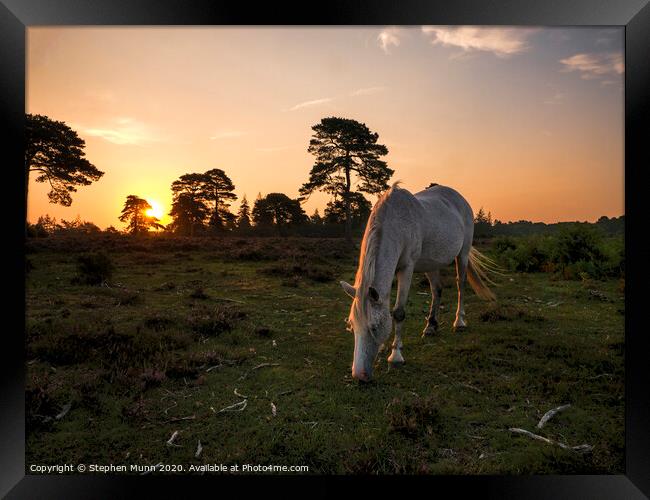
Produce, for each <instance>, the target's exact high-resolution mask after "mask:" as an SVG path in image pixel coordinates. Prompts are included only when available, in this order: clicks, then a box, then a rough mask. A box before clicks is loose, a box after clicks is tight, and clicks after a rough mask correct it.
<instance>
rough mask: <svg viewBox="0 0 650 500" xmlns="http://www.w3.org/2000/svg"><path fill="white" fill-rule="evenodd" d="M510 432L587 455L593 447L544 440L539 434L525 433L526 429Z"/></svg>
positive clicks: (511, 430)
mask: <svg viewBox="0 0 650 500" xmlns="http://www.w3.org/2000/svg"><path fill="white" fill-rule="evenodd" d="M508 430H509V431H510V432H514V433H516V434H524V435H525V436H528V437H531V438H533V439H536V440H537V441H543V442H545V443H547V444H555V445H557V446H559V447H560V448H564V449H565V450H573V451H576V452H578V453H587V452H589V451H591V450H593V448H594V447H593V446H591V445H588V444H581V445H579V446H569V445H567V444H564V443H560V442H559V441H553V440H552V439H548V438H545V437H544V436H540V435H539V434H533V433H532V432H530V431H527V430H526V429H520V428H518V427H511V428H510V429H508Z"/></svg>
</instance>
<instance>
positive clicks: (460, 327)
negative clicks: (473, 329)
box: [452, 325, 467, 333]
mask: <svg viewBox="0 0 650 500" xmlns="http://www.w3.org/2000/svg"><path fill="white" fill-rule="evenodd" d="M452 330H453V331H454V333H460V332H464V331H465V330H467V325H458V326H454V327H453V328H452Z"/></svg>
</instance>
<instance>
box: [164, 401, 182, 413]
mask: <svg viewBox="0 0 650 500" xmlns="http://www.w3.org/2000/svg"><path fill="white" fill-rule="evenodd" d="M177 406H178V403H177V402H176V401H174V404H173V405H171V406H170V407H168V408H165V410H164V412H163V413H164V414H165V415H167V412H168V411H169V410H171V409H172V408H176V407H177Z"/></svg>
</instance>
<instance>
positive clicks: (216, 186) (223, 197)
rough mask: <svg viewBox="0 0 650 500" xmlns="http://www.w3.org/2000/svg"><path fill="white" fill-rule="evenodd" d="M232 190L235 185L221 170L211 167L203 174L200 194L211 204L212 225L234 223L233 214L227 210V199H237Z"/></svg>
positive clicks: (221, 225)
mask: <svg viewBox="0 0 650 500" xmlns="http://www.w3.org/2000/svg"><path fill="white" fill-rule="evenodd" d="M234 190H235V185H234V184H233V183H232V181H231V180H230V177H228V175H226V173H225V172H224V171H223V170H221V169H219V168H213V169H212V170H208V171H207V172H205V173H204V174H203V185H202V191H201V194H202V196H203V198H204V199H205V200H206V201H207V202H209V203H210V204H211V205H212V214H211V215H210V225H211V226H212V227H214V228H216V229H223V228H225V227H228V226H229V225H234V222H235V216H234V215H233V214H232V213H231V212H230V210H229V207H230V203H229V201H231V200H236V199H237V195H236V194H235V193H233V191H234Z"/></svg>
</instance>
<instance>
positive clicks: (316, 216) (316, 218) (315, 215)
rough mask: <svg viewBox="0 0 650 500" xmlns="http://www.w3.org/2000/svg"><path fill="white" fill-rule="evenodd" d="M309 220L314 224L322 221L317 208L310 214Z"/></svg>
mask: <svg viewBox="0 0 650 500" xmlns="http://www.w3.org/2000/svg"><path fill="white" fill-rule="evenodd" d="M309 220H310V222H311V223H312V224H316V225H320V224H322V223H323V218H322V217H321V215H320V212H319V211H318V209H315V210H314V213H313V214H312V216H311V217H309Z"/></svg>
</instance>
